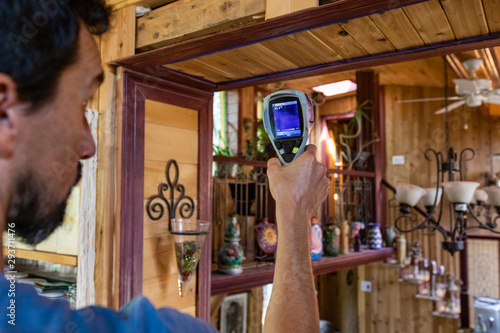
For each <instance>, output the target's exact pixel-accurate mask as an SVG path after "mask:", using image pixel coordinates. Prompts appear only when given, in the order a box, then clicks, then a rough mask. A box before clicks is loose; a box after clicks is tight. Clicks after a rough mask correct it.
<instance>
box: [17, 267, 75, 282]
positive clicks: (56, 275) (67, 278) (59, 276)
mask: <svg viewBox="0 0 500 333" xmlns="http://www.w3.org/2000/svg"><path fill="white" fill-rule="evenodd" d="M16 270H17V271H18V272H23V273H27V274H29V275H33V276H36V277H40V278H44V279H50V280H56V281H64V282H68V283H76V280H77V277H76V274H64V273H60V272H45V271H40V270H37V269H34V268H33V267H32V266H23V265H20V266H16Z"/></svg>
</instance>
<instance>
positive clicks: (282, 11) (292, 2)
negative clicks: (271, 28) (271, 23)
mask: <svg viewBox="0 0 500 333" xmlns="http://www.w3.org/2000/svg"><path fill="white" fill-rule="evenodd" d="M317 6H319V3H318V0H267V1H266V20H268V19H270V18H273V17H277V16H281V15H286V14H290V13H293V12H297V11H299V10H303V9H306V8H311V7H317Z"/></svg>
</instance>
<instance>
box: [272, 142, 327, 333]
mask: <svg viewBox="0 0 500 333" xmlns="http://www.w3.org/2000/svg"><path fill="white" fill-rule="evenodd" d="M268 177H269V186H270V189H271V194H272V196H273V198H274V199H275V200H276V220H277V224H278V250H277V254H276V267H275V273H274V282H273V291H272V294H271V300H270V302H269V307H268V309H267V314H266V320H265V323H264V333H280V332H287V333H288V332H297V333H299V332H304V333H313V332H319V312H318V302H317V299H316V293H315V289H314V279H313V274H312V266H311V228H310V224H309V219H310V218H311V216H312V215H313V214H314V212H315V211H316V209H317V208H318V207H319V205H320V204H321V203H322V202H323V201H324V200H325V198H326V197H327V195H328V191H329V181H328V179H327V178H326V167H325V166H324V165H323V164H321V163H319V162H318V161H317V160H316V147H315V146H313V145H310V146H308V147H307V148H306V150H305V151H304V153H303V154H302V155H301V156H300V157H299V158H297V160H295V161H294V162H292V163H290V164H288V165H285V166H281V164H280V162H279V160H278V159H276V158H273V159H271V160H269V162H268Z"/></svg>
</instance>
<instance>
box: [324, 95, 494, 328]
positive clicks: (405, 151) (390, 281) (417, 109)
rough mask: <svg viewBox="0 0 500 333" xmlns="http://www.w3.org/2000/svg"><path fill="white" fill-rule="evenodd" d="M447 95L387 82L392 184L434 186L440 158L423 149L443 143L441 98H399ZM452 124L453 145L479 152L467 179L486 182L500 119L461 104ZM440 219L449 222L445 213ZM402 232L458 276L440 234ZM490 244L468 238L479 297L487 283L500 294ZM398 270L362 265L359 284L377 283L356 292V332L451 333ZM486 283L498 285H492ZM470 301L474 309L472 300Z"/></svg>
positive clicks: (329, 109) (327, 107) (338, 108)
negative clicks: (399, 162)
mask: <svg viewBox="0 0 500 333" xmlns="http://www.w3.org/2000/svg"><path fill="white" fill-rule="evenodd" d="M443 93H444V91H443V89H441V88H432V87H407V86H385V96H384V98H385V106H386V110H385V111H386V120H385V124H386V153H387V170H386V177H387V180H388V181H389V182H390V183H392V184H395V183H397V182H409V183H412V184H416V185H419V186H422V187H429V186H431V185H433V184H434V181H435V179H436V176H435V163H431V162H428V161H427V160H425V158H424V151H425V150H426V149H427V148H433V149H436V150H441V151H443V150H444V148H445V135H444V116H443V115H434V111H436V110H437V109H439V108H441V107H442V106H443V104H442V103H443V102H424V103H412V104H401V103H398V100H402V99H414V98H427V97H441V96H443ZM452 95H453V92H450V96H452ZM354 103H355V98H354V97H349V96H348V97H344V98H340V99H336V100H330V101H328V102H326V103H325V104H324V105H322V106H321V107H320V112H321V114H322V115H328V114H333V113H339V112H345V111H348V110H350V109H351V108H352V106H353V105H355V104H354ZM466 125H467V126H466ZM449 126H450V143H451V144H452V145H453V146H454V147H455V148H456V149H457V150H459V151H460V150H461V149H463V148H466V147H470V148H473V149H474V150H475V151H476V157H475V159H474V160H473V161H471V162H469V163H468V164H466V167H465V169H464V170H465V179H466V180H474V181H480V182H481V183H483V174H484V173H485V172H498V171H500V165H499V162H498V161H497V160H492V159H491V158H490V156H491V154H493V153H497V152H500V123H499V121H498V120H497V119H490V118H486V117H484V116H483V115H482V114H481V112H480V111H479V110H477V109H471V108H469V107H467V106H464V107H461V108H459V109H458V110H455V111H453V112H451V113H450V114H449ZM466 128H467V129H466ZM393 155H404V156H405V161H406V163H405V165H403V166H393V165H392V156H393ZM393 197H394V196H393V194H392V193H389V191H388V200H389V203H388V214H387V221H386V223H387V224H388V225H393V224H394V219H395V218H396V216H397V214H398V211H397V207H396V208H394V207H391V204H393V202H391V201H390V199H391V198H393ZM391 212H392V213H391ZM443 219H444V221H446V216H443ZM405 237H406V239H407V243H408V247H409V246H410V244H411V243H412V242H413V241H415V240H417V239H419V240H421V241H422V243H423V250H424V255H425V257H427V258H430V259H431V260H436V261H437V262H438V264H443V265H445V266H446V270H447V271H451V272H453V273H454V274H455V276H459V260H458V258H459V256H456V258H452V257H451V256H450V255H449V254H448V253H446V252H443V251H442V250H441V240H442V239H441V235H439V234H434V233H428V232H416V233H410V234H405ZM485 242H487V241H485V240H469V246H468V249H469V260H468V262H469V265H470V266H469V292H470V294H471V295H477V294H481V292H482V290H483V289H484V288H485V286H486V285H488V286H492V285H494V287H493V288H496V289H494V290H493V291H492V292H491V293H490V292H488V294H490V295H491V296H493V297H498V296H500V295H497V296H496V294H495V293H498V281H499V273H498V264H497V263H498V262H499V258H498V256H499V249H498V243H496V242H495V241H490V243H491V242H493V243H494V244H489V243H485ZM486 253H488V255H486ZM478 259H479V260H478ZM490 261H491V262H495V263H496V264H495V265H493V266H495V267H496V268H497V269H496V270H495V269H493V270H491V271H488V272H487V271H486V269H485V266H486V265H488V264H487V263H486V262H490ZM490 266H491V265H490ZM486 272H487V274H485V273H486ZM399 274H400V273H399V269H395V268H390V267H383V266H381V265H380V264H372V265H367V266H364V267H360V268H359V269H358V272H357V276H358V277H357V278H358V288H359V284H360V281H361V280H368V281H372V292H371V293H363V292H361V291H359V290H358V315H359V332H367V333H372V332H384V333H386V332H412V333H415V332H431V331H432V332H443V333H445V332H454V329H455V325H456V323H455V322H453V321H450V320H447V319H442V318H434V317H432V316H431V311H432V304H428V302H426V301H425V300H417V299H415V297H414V296H415V294H416V293H417V287H416V286H415V285H412V284H409V283H406V282H405V283H402V282H399V281H398V278H399ZM478 275H481V276H478ZM485 280H488V281H490V280H491V281H496V282H491V283H487V282H486V281H485ZM483 294H484V293H483ZM321 297H322V296H320V304H321V302H322V301H321ZM470 304H471V307H472V304H473V303H472V302H471V303H470ZM320 307H321V305H320Z"/></svg>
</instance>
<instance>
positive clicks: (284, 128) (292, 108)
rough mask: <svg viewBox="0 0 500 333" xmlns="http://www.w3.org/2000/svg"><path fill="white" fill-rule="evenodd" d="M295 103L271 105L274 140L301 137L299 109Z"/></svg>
mask: <svg viewBox="0 0 500 333" xmlns="http://www.w3.org/2000/svg"><path fill="white" fill-rule="evenodd" d="M297 103H298V102H297V101H290V102H282V103H275V104H273V114H274V127H275V129H276V138H278V139H280V138H289V137H297V136H300V135H301V131H300V118H299V107H298V104H297Z"/></svg>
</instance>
